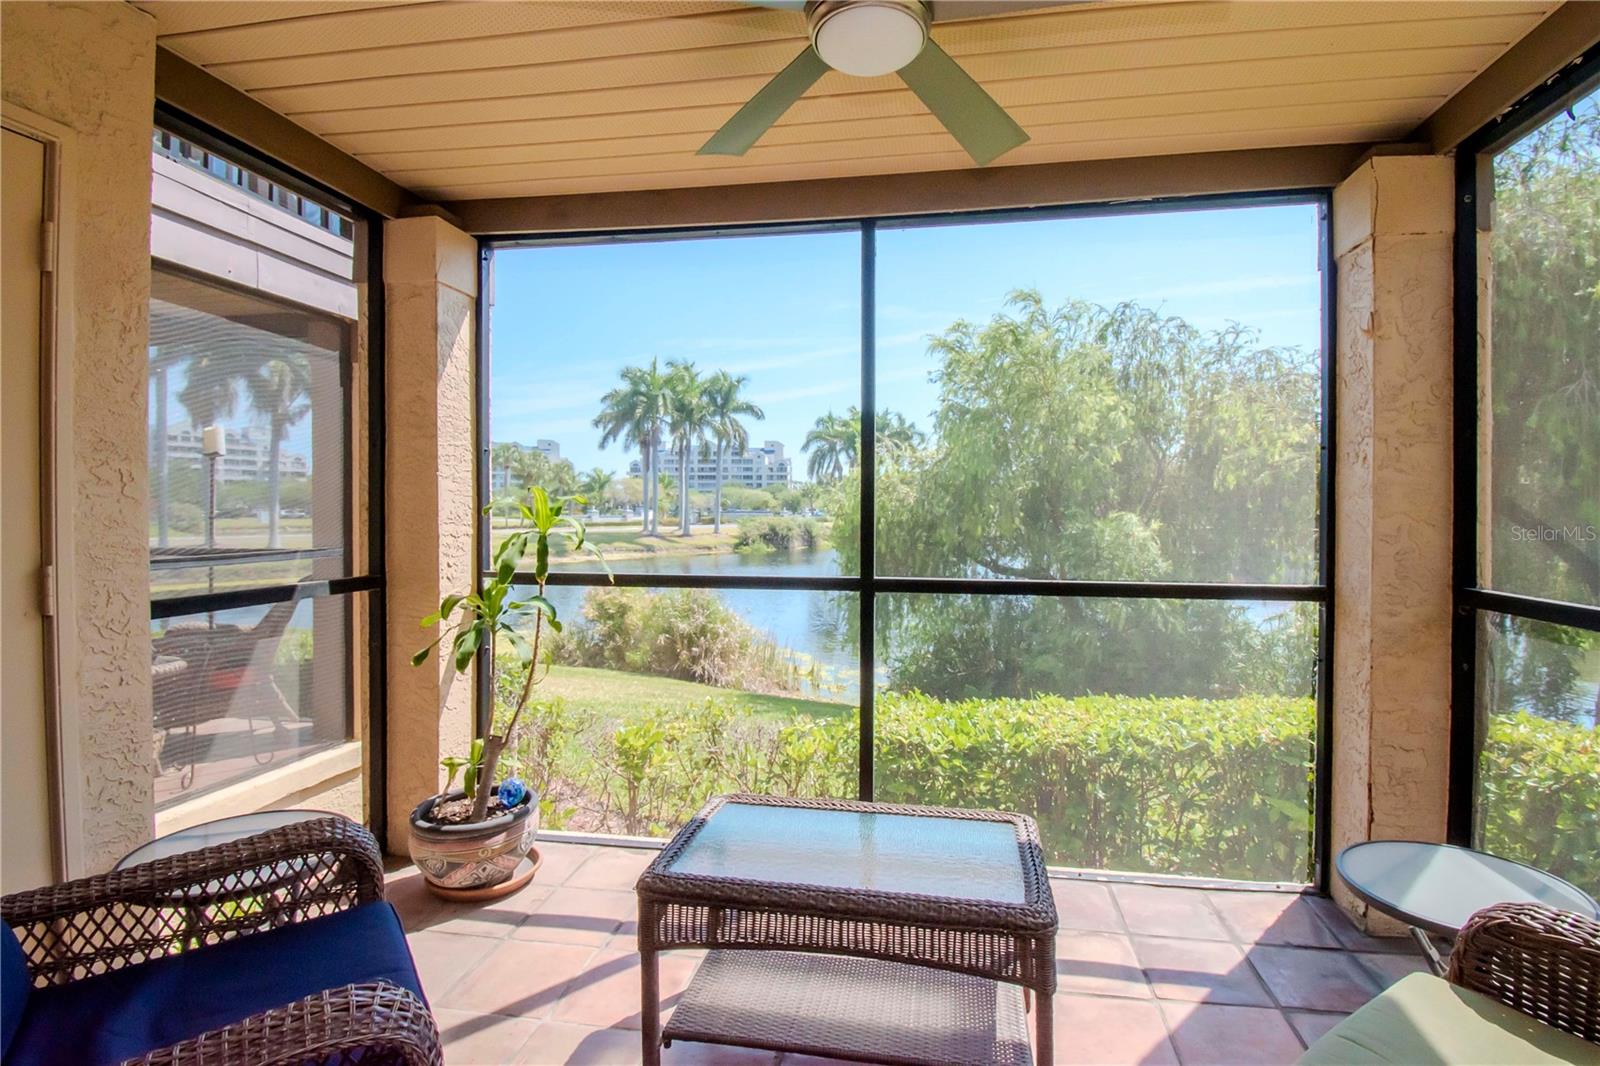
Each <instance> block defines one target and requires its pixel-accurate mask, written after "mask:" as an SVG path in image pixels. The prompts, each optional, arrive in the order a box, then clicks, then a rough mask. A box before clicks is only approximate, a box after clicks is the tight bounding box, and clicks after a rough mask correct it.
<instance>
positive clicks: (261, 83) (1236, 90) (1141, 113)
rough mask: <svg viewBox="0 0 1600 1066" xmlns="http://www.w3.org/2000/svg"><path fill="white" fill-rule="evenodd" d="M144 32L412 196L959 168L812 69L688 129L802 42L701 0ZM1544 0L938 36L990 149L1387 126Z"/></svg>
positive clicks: (1165, 7) (296, 1)
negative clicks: (986, 131)
mask: <svg viewBox="0 0 1600 1066" xmlns="http://www.w3.org/2000/svg"><path fill="white" fill-rule="evenodd" d="M137 6H139V7H140V8H142V9H144V10H146V11H148V12H150V13H151V14H152V15H153V16H155V18H156V20H157V23H158V27H159V40H160V43H161V45H162V46H164V47H166V48H168V49H170V50H172V51H173V52H174V53H176V54H177V55H180V56H182V57H183V58H185V59H187V60H188V61H190V62H191V63H194V64H196V65H198V66H200V67H203V68H204V69H206V70H208V71H210V72H211V73H212V74H214V75H216V76H217V77H219V78H221V79H222V80H223V81H226V82H228V83H229V84H231V85H234V86H236V87H237V88H239V89H241V90H243V91H245V92H247V93H249V94H250V95H251V96H252V97H254V98H255V99H257V100H259V101H260V102H261V103H263V104H265V105H266V106H268V107H270V108H272V109H273V110H275V111H278V112H279V113H281V114H283V115H285V116H287V117H289V118H290V119H292V120H293V121H295V122H297V123H299V124H300V125H302V126H304V127H305V128H306V129H309V130H311V131H312V132H314V133H317V134H319V135H321V136H322V137H324V138H326V139H327V140H328V141H330V142H332V143H333V144H335V145H337V146H338V147H339V148H341V149H343V150H344V151H346V152H349V153H350V154H352V155H354V156H356V157H357V158H359V159H361V160H362V161H364V162H365V163H367V164H368V165H369V166H371V167H373V168H374V169H376V170H379V171H381V172H382V173H384V174H386V175H388V176H389V177H390V178H392V179H393V180H394V181H396V182H397V183H399V184H400V185H403V186H405V187H407V188H408V189H411V190H413V191H414V192H416V193H417V194H418V195H419V196H422V197H425V198H427V199H433V200H459V199H479V198H493V197H504V196H542V195H560V194H572V193H588V192H609V191H618V190H629V189H662V188H677V187H685V186H703V185H726V184H734V183H743V182H761V181H789V180H798V179H806V178H831V177H844V176H852V175H862V174H897V173H911V172H917V171H929V170H951V169H957V168H964V167H970V166H972V163H971V161H970V160H969V159H967V157H966V156H965V155H964V154H963V153H962V152H961V151H960V149H959V148H958V147H957V145H956V144H955V142H954V141H953V140H951V138H950V136H949V135H948V134H947V133H946V132H945V131H944V130H943V128H942V127H940V125H939V124H938V122H937V121H936V120H935V119H934V118H933V117H932V116H931V115H929V114H928V113H927V111H926V109H925V108H924V107H923V106H922V104H921V103H920V102H919V101H918V100H917V98H916V97H915V96H913V95H912V93H911V92H910V91H909V90H908V89H906V88H905V87H904V85H902V84H901V83H900V81H899V80H898V79H897V78H895V77H893V76H889V77H883V78H872V79H863V78H851V77H847V76H845V75H842V74H838V73H833V72H830V73H829V74H827V75H825V76H824V77H823V79H822V80H821V81H820V82H818V83H817V85H816V86H814V87H813V88H812V89H811V91H810V92H808V93H807V94H806V95H805V96H804V97H803V98H802V99H801V100H800V102H799V103H798V104H796V106H795V107H794V108H792V109H791V110H790V111H789V113H788V114H787V115H785V116H784V118H783V120H782V121H780V122H779V123H778V124H777V125H776V126H775V127H773V128H772V129H771V130H769V131H768V132H767V134H766V136H764V137H763V138H762V139H761V140H760V142H758V143H757V145H756V147H755V148H753V149H752V150H751V151H750V152H749V153H748V154H747V155H745V156H743V157H740V158H731V159H730V158H719V157H702V156H697V155H696V154H695V151H696V149H698V148H699V147H700V145H701V144H702V143H703V142H704V141H705V139H706V138H707V137H708V136H709V135H710V134H711V132H712V131H713V130H715V129H716V128H717V127H718V126H719V125H720V124H721V123H722V122H724V121H726V119H727V118H728V117H729V116H730V115H732V114H733V112H734V111H735V110H737V109H738V107H739V106H740V105H741V104H743V103H744V101H746V100H747V99H749V98H750V96H751V95H753V94H754V93H755V92H756V91H757V90H758V89H760V88H761V86H762V85H764V84H765V83H766V81H767V79H768V78H770V77H771V76H772V75H773V74H775V73H776V72H777V71H778V70H779V69H781V68H782V67H783V66H784V65H785V64H786V63H788V62H789V60H791V59H792V58H793V57H794V56H795V55H796V54H797V53H798V52H799V50H800V49H801V48H802V47H803V46H804V44H805V20H804V19H803V17H801V16H800V15H798V14H795V13H793V12H787V11H776V10H768V9H763V8H754V7H747V6H742V5H740V4H738V3H734V2H707V0H570V2H569V0H536V2H527V3H504V2H486V3H485V2H464V3H457V2H408V0H392V2H388V3H372V2H366V3H362V2H350V3H313V2H307V0H288V2H284V0H277V2H260V0H234V2H218V0H198V2H197V0H137ZM1557 6H1559V5H1558V3H1556V2H1555V0H1506V2H1500V0H1419V2H1413V0H1272V2H1250V0H1177V2H1164V3H1159V2H1158V3H1151V2H1142V0H1141V2H1126V3H1089V4H1081V5H1076V6H1071V7H1061V8H1056V9H1052V10H1044V11H1035V12H1029V13H1022V14H1011V15H1003V16H990V17H986V18H979V19H968V20H964V21H959V22H941V23H938V24H937V25H936V26H935V28H934V37H935V39H936V40H938V41H939V42H940V44H942V45H943V46H944V47H945V49H946V50H947V51H949V52H950V53H951V54H952V55H953V56H955V57H956V58H957V60H959V61H960V62H961V63H962V65H963V66H965V67H966V69H967V70H968V71H969V72H970V73H971V74H972V75H973V76H974V77H975V78H977V79H978V81H980V82H981V83H982V84H983V85H984V86H985V87H986V88H987V89H988V90H989V92H990V93H991V94H992V95H993V96H994V97H995V99H997V100H998V101H999V102H1000V103H1001V104H1002V105H1003V106H1005V107H1006V108H1007V109H1008V110H1009V111H1010V112H1011V114H1012V115H1013V116H1014V117H1015V118H1016V119H1017V121H1018V122H1019V123H1021V124H1022V126H1023V127H1024V128H1025V129H1026V130H1027V131H1028V132H1029V134H1031V136H1032V140H1031V141H1030V142H1029V143H1028V144H1026V145H1024V146H1022V147H1021V148H1019V149H1016V150H1015V151H1013V152H1011V153H1009V154H1007V155H1006V156H1004V157H1003V158H1002V159H1001V160H999V161H998V162H996V163H994V164H991V165H992V166H1004V165H1015V164H1024V163H1046V162H1063V161H1070V160H1081V159H1111V158H1124V157H1135V156H1146V155H1168V154H1178V153H1187V152H1205V151H1221V150H1227V149H1244V148H1264V147H1282V146H1294V145H1304V144H1334V143H1340V144H1345V143H1367V142H1375V141H1384V140H1392V139H1395V138H1398V137H1403V136H1405V135H1406V134H1407V133H1409V132H1410V131H1411V130H1413V129H1414V128H1415V127H1416V126H1417V125H1418V124H1420V123H1421V122H1422V121H1423V120H1424V119H1426V118H1427V117H1428V116H1429V115H1431V114H1432V113H1433V112H1434V111H1435V110H1436V109H1437V108H1438V107H1439V105H1440V104H1442V103H1443V102H1444V101H1445V100H1446V99H1448V98H1449V97H1450V96H1451V95H1452V94H1454V93H1455V92H1456V91H1457V90H1458V89H1460V88H1461V87H1462V86H1463V85H1465V84H1466V83H1467V82H1468V81H1470V80H1471V79H1472V78H1473V77H1474V76H1475V75H1476V74H1477V73H1478V72H1480V71H1481V70H1483V69H1484V68H1485V67H1487V66H1488V65H1489V64H1490V63H1492V62H1493V61H1494V60H1495V59H1496V58H1498V57H1499V56H1500V55H1501V54H1502V53H1503V52H1504V51H1505V50H1506V49H1507V48H1508V47H1510V46H1511V45H1512V44H1514V43H1515V42H1516V41H1518V40H1519V39H1521V37H1522V36H1523V35H1524V34H1526V33H1527V32H1528V31H1529V30H1531V29H1532V28H1533V27H1534V26H1535V25H1537V24H1538V23H1539V21H1540V20H1541V19H1543V18H1544V17H1545V16H1546V15H1548V14H1549V13H1550V12H1551V11H1552V10H1554V9H1555V8H1556V7H1557Z"/></svg>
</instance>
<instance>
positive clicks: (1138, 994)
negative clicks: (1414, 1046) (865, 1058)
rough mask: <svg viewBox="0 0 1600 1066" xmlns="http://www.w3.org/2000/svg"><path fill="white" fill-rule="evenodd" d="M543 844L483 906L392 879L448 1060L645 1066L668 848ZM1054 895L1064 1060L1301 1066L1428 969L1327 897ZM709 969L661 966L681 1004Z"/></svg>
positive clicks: (453, 1065)
mask: <svg viewBox="0 0 1600 1066" xmlns="http://www.w3.org/2000/svg"><path fill="white" fill-rule="evenodd" d="M540 847H541V849H542V851H543V853H544V855H545V863H544V866H543V868H542V869H541V870H540V871H539V876H538V877H537V878H536V879H535V881H534V882H533V884H531V885H530V886H529V887H527V888H526V889H524V890H523V891H522V892H520V893H518V894H517V895H515V896H512V897H511V898H509V899H504V900H501V901H499V902H497V903H490V904H484V905H481V906H475V907H468V906H461V905H455V904H445V903H441V902H440V901H438V900H436V899H434V898H433V897H432V896H430V895H429V894H428V892H427V890H426V889H425V888H424V887H423V885H422V879H421V877H420V876H419V875H418V874H417V872H416V870H415V869H414V868H412V867H410V866H404V867H400V868H398V869H396V870H394V871H393V872H392V873H391V874H390V875H389V899H390V900H391V901H392V902H393V903H394V904H395V906H396V907H397V908H398V909H399V911H400V914H401V916H402V917H403V918H404V919H405V923H406V928H407V930H408V931H409V932H410V937H411V950H412V951H413V953H414V954H415V955H416V958H417V965H418V969H419V970H420V971H421V974H422V981H423V986H424V988H425V989H426V990H427V993H428V996H429V999H430V1000H431V1001H432V1003H433V1005H434V1008H435V1013H436V1014H437V1016H438V1020H439V1029H440V1031H441V1032H442V1033H443V1034H444V1040H445V1061H446V1063H448V1064H449V1066H498V1064H501V1063H508V1064H509V1063H536V1064H549V1066H554V1064H558V1063H633V1062H638V1061H639V1058H640V1055H639V1034H638V1028H639V966H638V957H637V955H636V942H635V938H634V932H635V927H634V916H635V913H636V912H635V903H634V897H633V892H632V889H633V882H634V879H635V878H637V877H638V875H639V872H640V871H641V870H643V869H644V867H645V865H646V864H647V863H648V862H649V861H650V859H651V858H652V857H653V855H654V854H655V853H654V852H651V851H643V850H637V849H629V848H616V847H598V846H591V845H581V844H567V843H557V842H550V841H543V842H541V844H540ZM1053 885H1054V889H1055V894H1056V902H1057V906H1058V909H1059V911H1060V913H1061V926H1062V931H1061V934H1060V936H1059V937H1058V938H1057V943H1056V956H1057V962H1056V966H1057V970H1058V971H1059V973H1060V975H1061V980H1060V990H1059V991H1058V992H1057V993H1056V997H1055V1017H1056V1061H1057V1062H1058V1063H1180V1064H1182V1066H1197V1064H1202V1063H1225V1064H1230V1066H1231V1064H1243V1063H1291V1062H1293V1061H1294V1060H1295V1059H1296V1058H1297V1057H1298V1056H1299V1055H1300V1052H1301V1050H1302V1049H1303V1048H1304V1047H1305V1045H1306V1042H1307V1041H1308V1040H1315V1039H1316V1038H1317V1037H1318V1036H1320V1035H1321V1034H1322V1033H1324V1032H1326V1031H1327V1029H1328V1028H1329V1026H1331V1025H1332V1024H1333V1023H1334V1022H1336V1021H1337V1020H1338V1019H1339V1017H1341V1016H1342V1015H1343V1013H1345V1012H1348V1011H1351V1010H1354V1009H1355V1008H1356V1007H1359V1006H1360V1005H1361V1004H1362V1003H1364V1002H1365V1001H1366V1000H1367V999H1368V998H1369V997H1370V996H1372V995H1373V994H1374V993H1376V992H1377V991H1378V990H1379V989H1380V988H1383V987H1385V986H1387V985H1388V984H1389V983H1391V982H1393V981H1395V980H1398V979H1399V978H1400V977H1402V976H1404V975H1405V974H1407V973H1409V972H1411V971H1413V970H1420V969H1423V965H1422V960H1421V959H1420V957H1418V956H1417V954H1416V952H1415V950H1414V949H1413V948H1412V946H1411V943H1410V941H1408V940H1379V939H1375V938H1372V937H1367V936H1363V935H1362V934H1360V933H1359V932H1357V931H1356V929H1355V928H1354V926H1352V925H1350V924H1349V922H1348V921H1347V920H1346V919H1345V918H1344V916H1343V913H1342V912H1341V911H1339V909H1338V908H1337V907H1334V906H1333V905H1332V904H1330V903H1329V902H1328V901H1326V900H1322V899H1314V898H1310V897H1302V896H1296V895H1290V894H1280V893H1260V892H1227V891H1216V890H1209V891H1202V890H1200V889H1190V888H1168V887H1154V886H1150V885H1130V884H1106V883H1100V882H1092V881H1069V880H1057V881H1055V882H1053ZM700 958H701V954H700V953H698V952H675V953H672V954H668V955H664V956H662V965H661V987H662V994H663V996H664V997H665V1003H666V1006H667V1007H668V1008H670V1007H671V1004H672V1002H673V999H674V998H675V997H676V995H677V994H678V993H679V992H681V991H682V989H683V988H684V987H685V986H686V985H687V984H688V982H689V979H690V978H691V977H693V975H694V971H695V968H696V967H697V966H698V965H699V962H700ZM663 1061H664V1062H665V1063H671V1064H677V1066H688V1064H698V1066H712V1064H724V1063H726V1064H729V1066H743V1064H758V1063H759V1064H762V1066H778V1064H779V1063H782V1066H825V1063H824V1060H820V1059H815V1058H810V1057H807V1056H801V1055H788V1056H782V1057H779V1056H774V1055H772V1054H771V1053H769V1052H757V1051H751V1050H746V1049H740V1048H722V1047H712V1046H707V1045H694V1044H675V1045H673V1046H672V1047H671V1048H669V1049H667V1051H666V1052H665V1054H664V1055H663Z"/></svg>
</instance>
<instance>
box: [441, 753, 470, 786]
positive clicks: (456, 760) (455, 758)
mask: <svg viewBox="0 0 1600 1066" xmlns="http://www.w3.org/2000/svg"><path fill="white" fill-rule="evenodd" d="M439 765H440V766H441V767H443V768H444V771H445V773H446V775H447V776H446V777H445V779H444V790H445V791H446V792H449V791H450V790H451V789H452V788H455V786H456V774H459V773H460V772H461V768H462V767H464V766H466V765H467V760H465V759H463V758H462V757H461V756H459V755H447V756H445V757H444V758H443V759H440V760H439Z"/></svg>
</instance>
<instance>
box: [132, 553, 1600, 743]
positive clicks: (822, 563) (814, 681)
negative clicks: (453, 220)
mask: <svg viewBox="0 0 1600 1066" xmlns="http://www.w3.org/2000/svg"><path fill="white" fill-rule="evenodd" d="M552 565H553V567H554V568H555V569H557V570H562V569H566V570H572V569H580V568H581V569H589V568H591V567H592V565H593V564H592V563H584V562H574V563H568V564H563V563H555V564H552ZM614 569H615V570H616V571H617V572H618V573H628V574H707V575H735V574H737V575H755V574H783V575H786V576H793V577H813V576H817V577H835V576H838V574H839V562H838V555H837V553H836V552H834V551H833V550H832V549H831V548H830V549H822V550H814V551H793V552H765V553H744V552H718V553H704V554H699V555H666V556H643V557H639V558H634V559H626V560H622V561H619V562H618V563H616V564H615V566H614ZM588 593H589V590H588V589H586V588H573V587H570V586H568V587H557V588H552V589H550V599H551V600H552V601H553V602H554V603H555V605H556V609H557V611H559V612H560V614H561V615H562V617H563V618H567V619H573V618H577V617H579V615H580V612H581V609H582V606H583V600H584V598H585V597H586V596H587V595H588ZM716 595H717V597H718V598H719V599H721V600H722V602H723V603H724V604H726V605H727V606H728V607H729V608H731V609H732V610H734V611H735V612H737V613H738V614H739V616H740V617H741V618H743V619H744V620H745V621H746V622H748V623H749V624H750V625H752V626H754V627H755V628H756V629H757V630H759V631H760V632H761V633H763V634H764V635H765V636H766V637H767V639H768V640H771V641H772V642H773V643H774V644H776V645H778V646H779V647H781V648H784V649H786V650H787V651H788V652H789V653H790V655H791V656H792V657H793V659H794V661H795V662H796V664H797V665H798V666H799V667H800V669H801V670H802V672H803V673H808V674H811V675H812V677H811V679H810V680H808V681H807V682H806V683H805V684H806V693H805V694H806V695H808V696H811V697H813V698H817V699H832V700H841V701H845V702H853V701H854V700H855V699H856V697H857V695H858V693H859V691H860V653H859V651H858V650H857V648H856V645H855V642H854V641H851V640H849V639H847V637H846V635H845V632H844V629H845V626H844V624H843V619H842V618H841V616H840V601H841V599H842V597H839V596H838V595H836V594H834V593H828V592H809V591H799V590H787V589H785V590H770V589H718V590H717V591H716ZM1284 606H1285V605H1284V604H1281V603H1255V604H1250V605H1249V606H1248V608H1247V610H1248V611H1249V613H1250V617H1251V618H1252V619H1254V620H1255V621H1256V622H1257V623H1261V622H1265V621H1266V620H1268V619H1270V618H1271V617H1272V616H1273V615H1274V614H1276V613H1278V612H1279V611H1281V610H1283V609H1284ZM266 610H267V608H265V607H246V608H241V609H237V610H231V611H219V612H217V613H216V615H215V618H216V620H217V621H218V622H228V623H233V624H235V625H245V626H248V625H253V624H254V623H255V622H257V621H259V620H260V618H261V617H262V615H264V614H265V613H266ZM311 613H312V605H311V603H310V601H307V602H305V603H302V604H301V605H300V606H299V608H298V609H297V610H296V611H295V614H294V617H293V619H292V620H291V621H290V622H289V628H291V629H300V628H308V627H309V626H310V625H311ZM199 617H201V618H204V617H205V616H203V615H202V616H199ZM154 628H155V629H156V630H157V631H159V630H160V629H163V628H165V625H164V624H161V623H158V624H157V625H156V626H155V627H154ZM878 673H879V677H878V681H879V683H880V684H881V683H883V682H884V681H886V680H887V677H886V674H885V672H884V667H883V665H882V664H881V663H880V664H879V667H878ZM1581 673H1582V676H1580V678H1579V679H1578V680H1577V681H1576V683H1575V684H1574V686H1573V692H1572V695H1571V700H1572V702H1573V704H1574V706H1575V707H1576V708H1577V709H1578V714H1577V720H1578V721H1579V723H1580V724H1583V725H1588V726H1593V725H1594V718H1593V716H1592V712H1589V713H1584V712H1586V711H1588V710H1589V708H1592V707H1593V706H1594V703H1595V698H1596V693H1597V691H1600V676H1597V675H1600V654H1597V655H1595V656H1593V657H1591V658H1590V660H1589V661H1588V662H1587V663H1586V664H1585V667H1584V669H1583V670H1582V671H1581Z"/></svg>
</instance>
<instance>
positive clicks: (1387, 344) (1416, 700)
mask: <svg viewBox="0 0 1600 1066" xmlns="http://www.w3.org/2000/svg"><path fill="white" fill-rule="evenodd" d="M1452 202H1453V168H1452V165H1451V162H1450V160H1448V159H1445V158H1443V157H1439V156H1379V157H1376V158H1373V159H1370V160H1368V161H1367V162H1366V163H1364V164H1362V166H1361V167H1360V168H1359V169H1358V170H1357V171H1356V172H1355V173H1354V174H1352V175H1351V176H1350V177H1349V178H1347V179H1346V180H1345V181H1344V182H1343V183H1342V184H1341V185H1340V186H1339V187H1338V188H1337V189H1336V190H1335V191H1334V198H1333V241H1334V253H1335V255H1336V256H1337V258H1338V347H1337V352H1336V364H1335V366H1336V376H1337V395H1336V401H1335V408H1336V415H1337V420H1338V421H1337V426H1336V429H1337V440H1336V449H1335V457H1334V464H1335V466H1334V470H1335V482H1334V484H1335V487H1336V499H1335V502H1334V516H1335V517H1334V520H1335V524H1336V525H1335V536H1336V537H1337V542H1336V545H1335V556H1334V559H1335V571H1334V603H1335V625H1334V654H1333V810H1332V830H1333V832H1332V835H1333V841H1332V844H1333V849H1334V852H1335V853H1337V851H1338V849H1340V848H1342V847H1345V846H1346V845H1348V844H1352V843H1354V842H1356V841H1359V840H1371V839H1393V838H1403V839H1413V840H1442V839H1444V834H1445V807H1446V792H1447V770H1448V762H1449V760H1448V753H1449V745H1450V551H1451V545H1450V469H1451V415H1450V404H1451V377H1450V372H1451V318H1450V315H1451V304H1450V301H1451V234H1452V230H1453V213H1452ZM1333 881H1334V882H1335V883H1334V886H1333V887H1334V895H1335V898H1336V899H1338V900H1339V901H1340V902H1341V903H1342V904H1343V905H1344V906H1345V907H1346V908H1347V909H1348V910H1349V911H1350V912H1351V913H1352V914H1354V915H1355V916H1357V918H1365V917H1366V915H1365V908H1364V906H1363V905H1361V904H1360V903H1359V902H1358V901H1356V900H1355V899H1353V898H1352V897H1351V896H1350V895H1349V893H1348V891H1346V889H1345V888H1344V886H1343V885H1342V884H1339V883H1338V878H1337V877H1334V878H1333ZM1378 917H1379V916H1377V915H1373V916H1372V918H1373V919H1377V918H1378ZM1369 925H1370V927H1371V928H1372V929H1373V930H1374V931H1377V932H1385V933H1392V932H1398V931H1399V927H1398V926H1397V925H1396V924H1395V923H1393V922H1389V921H1388V920H1387V919H1383V920H1382V928H1379V925H1380V923H1379V922H1378V921H1376V920H1374V921H1372V922H1371V923H1369Z"/></svg>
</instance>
